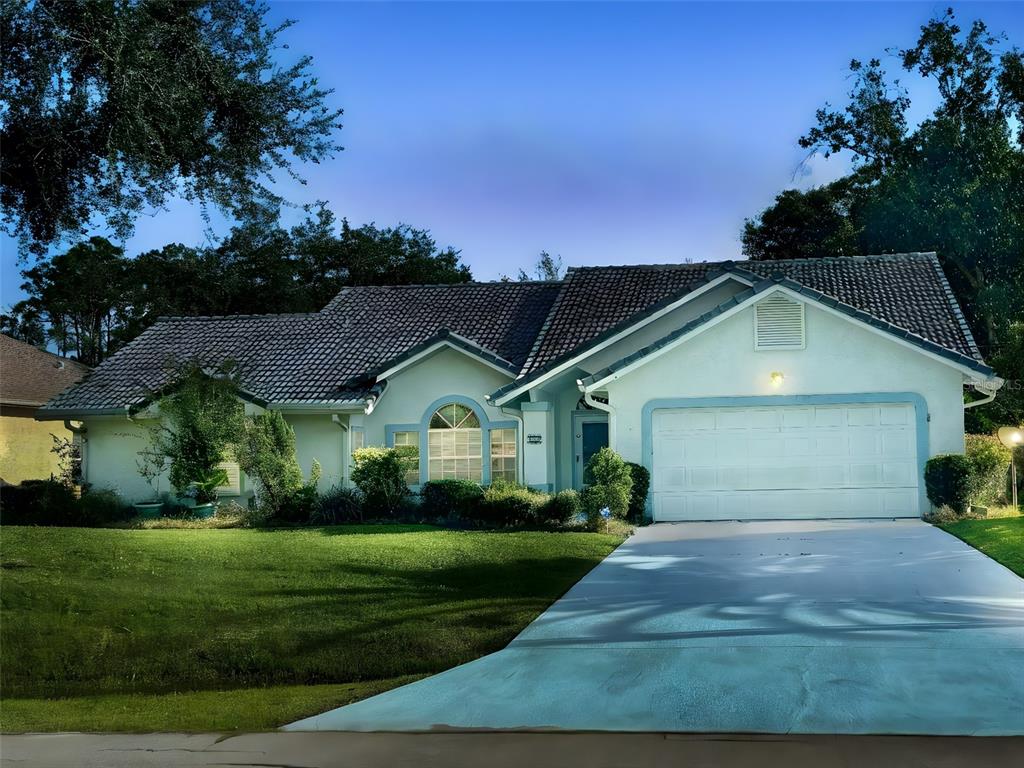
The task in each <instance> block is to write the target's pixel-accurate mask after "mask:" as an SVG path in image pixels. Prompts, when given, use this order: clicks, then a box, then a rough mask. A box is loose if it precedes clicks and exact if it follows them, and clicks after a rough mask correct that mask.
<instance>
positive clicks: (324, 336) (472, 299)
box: [41, 283, 560, 417]
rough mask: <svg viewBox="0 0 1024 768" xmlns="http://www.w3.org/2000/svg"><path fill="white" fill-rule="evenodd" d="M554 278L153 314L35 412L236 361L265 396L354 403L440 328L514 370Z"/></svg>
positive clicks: (137, 393)
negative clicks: (249, 311)
mask: <svg viewBox="0 0 1024 768" xmlns="http://www.w3.org/2000/svg"><path fill="white" fill-rule="evenodd" d="M559 288H560V284H559V283H467V284H458V285H429V286H399V287H380V286H368V287H357V288H346V289H344V290H342V291H341V292H340V293H339V294H338V295H337V296H336V297H335V298H334V299H333V300H332V301H331V303H330V304H329V305H328V306H327V307H326V308H325V309H324V310H323V311H321V312H316V313H311V314H298V315H235V316H228V317H172V318H162V319H161V320H159V321H158V322H157V323H155V324H154V325H153V326H152V327H150V328H149V329H148V330H146V331H145V332H144V333H142V334H141V335H139V336H138V337H137V338H136V339H134V340H133V341H132V342H131V343H130V344H128V345H127V346H125V347H124V348H123V349H121V350H120V351H119V352H117V354H115V355H113V356H112V357H110V358H109V359H107V360H105V361H104V362H103V363H102V364H101V365H100V366H98V367H97V368H96V369H95V370H94V371H93V372H92V374H91V375H90V376H89V377H88V378H87V379H85V380H84V381H83V382H82V383H81V384H79V385H78V386H77V387H75V388H74V389H73V390H71V391H70V392H65V393H63V394H62V395H61V396H60V397H57V398H55V399H54V400H52V401H51V402H50V403H49V404H48V405H47V407H46V409H44V411H43V414H41V415H48V416H51V417H56V416H58V415H62V414H64V413H66V412H77V411H83V410H90V411H94V412H104V411H118V410H123V409H124V408H126V407H130V406H137V405H139V404H141V403H143V402H145V400H146V398H147V396H148V395H149V394H150V393H151V392H153V391H154V390H157V389H159V388H161V387H162V386H164V385H166V383H167V382H168V380H169V377H170V374H171V372H172V371H173V370H174V367H175V366H176V365H178V364H180V363H181V362H183V361H185V360H188V359H193V358H196V359H199V360H201V361H203V362H208V363H215V362H222V361H225V360H232V361H234V362H235V363H237V365H238V372H239V374H240V377H241V380H242V383H243V385H244V387H245V389H246V391H247V392H248V393H250V394H251V395H253V396H254V397H256V398H258V399H261V400H265V401H268V402H276V403H282V402H288V403H309V404H313V403H322V402H328V403H335V404H336V403H342V402H350V401H353V400H355V401H359V400H362V399H363V398H364V397H366V396H367V395H368V394H369V393H370V392H371V390H372V389H373V381H372V378H370V377H369V374H370V372H372V371H373V370H374V369H377V368H379V367H380V366H381V365H383V364H385V363H388V362H389V361H392V360H393V359H395V358H397V357H398V356H399V355H402V354H403V353H406V352H408V351H409V350H410V349H411V348H413V347H415V346H417V345H419V344H422V343H423V342H425V341H427V340H430V339H432V338H433V337H435V336H437V335H438V334H439V333H441V332H448V333H453V334H457V335H458V336H459V337H464V338H465V339H466V340H468V341H470V342H471V343H472V344H475V345H478V346H479V347H482V348H483V349H484V350H486V351H488V352H490V353H493V354H494V355H495V356H496V357H497V358H498V359H503V360H505V361H508V362H509V363H510V364H511V365H512V368H513V369H514V370H519V369H520V368H521V366H522V365H523V363H524V362H525V360H526V355H527V353H528V351H529V349H530V346H531V344H532V343H533V341H534V339H535V338H536V336H537V332H538V330H539V328H540V326H541V323H542V322H543V321H544V318H545V317H546V316H547V314H548V310H549V309H550V307H551V303H552V302H553V301H554V299H555V296H556V294H557V293H558V290H559Z"/></svg>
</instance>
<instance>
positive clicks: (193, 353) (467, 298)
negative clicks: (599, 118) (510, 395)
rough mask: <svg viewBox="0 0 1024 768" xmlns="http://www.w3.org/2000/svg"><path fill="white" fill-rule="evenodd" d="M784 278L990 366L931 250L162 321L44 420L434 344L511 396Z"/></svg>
mask: <svg viewBox="0 0 1024 768" xmlns="http://www.w3.org/2000/svg"><path fill="white" fill-rule="evenodd" d="M724 272H732V273H734V274H736V275H737V276H739V277H743V278H745V279H747V280H748V281H749V282H751V283H755V284H757V283H759V282H763V281H765V280H770V281H774V282H778V281H788V283H787V284H791V285H795V286H797V288H798V289H799V290H801V291H802V292H806V293H808V295H809V296H810V297H811V298H813V299H814V300H820V301H823V303H827V304H830V306H834V307H836V308H838V309H840V311H847V313H848V314H853V315H855V316H857V317H859V318H861V319H864V320H865V321H866V322H871V323H872V324H874V325H876V326H877V327H880V328H883V329H885V330H887V331H888V332H892V333H896V334H897V335H901V336H904V337H905V338H908V339H910V340H912V341H914V343H918V342H920V344H919V345H921V346H926V347H927V348H929V349H932V350H933V351H934V350H941V351H942V352H943V353H944V354H946V356H947V357H952V358H955V359H963V360H967V361H968V362H972V361H974V362H976V363H977V364H978V365H977V366H976V369H977V370H981V369H985V370H988V369H987V368H985V366H984V365H983V364H981V356H980V354H979V353H978V348H977V346H976V345H975V344H974V340H973V338H972V337H971V333H970V330H969V329H968V327H967V323H966V322H965V320H964V318H963V315H962V313H961V312H960V309H959V307H958V306H957V303H956V300H955V299H954V298H953V294H952V291H951V290H950V288H949V284H948V282H947V281H946V278H945V276H944V275H943V273H942V270H941V268H940V267H939V263H938V260H937V259H936V257H935V254H930V253H911V254H896V255H885V256H862V257H861V256H858V257H841V258H840V257H837V258H825V259H799V260H788V261H745V262H720V263H701V264H665V265H647V266H613V267H582V268H575V269H572V270H570V272H569V274H568V275H567V276H566V279H565V280H564V281H562V282H547V283H529V282H527V283H512V282H506V283H465V284H457V285H418V286H366V287H353V288H345V289H344V290H342V291H341V292H340V293H339V294H338V295H337V296H336V297H335V298H334V299H332V300H331V302H330V304H328V305H327V306H326V307H325V308H324V309H323V310H322V311H320V312H316V313H311V314H303V315H243V316H233V317H191V318H165V319H162V320H160V321H159V322H157V323H156V324H155V325H154V326H153V327H151V328H150V329H148V330H147V331H146V332H144V333H143V334H141V335H140V336H139V337H138V338H136V339H135V340H134V341H132V342H131V343H130V344H129V345H127V346H126V347H125V348H124V349H122V350H121V351H120V352H118V353H117V354H116V355H114V356H113V357H111V358H110V359H108V360H106V361H105V362H104V363H103V364H102V365H100V366H99V367H98V368H97V369H96V370H95V371H93V372H92V374H90V375H89V376H88V377H87V378H86V379H85V380H84V381H82V382H81V383H80V384H78V385H77V386H76V387H74V388H73V389H71V390H70V391H67V392H64V393H62V394H61V395H60V396H59V397H57V398H55V399H54V400H53V401H51V402H50V403H49V404H48V405H47V407H46V408H45V409H44V410H43V412H42V413H43V414H45V415H49V416H50V417H53V418H56V417H58V416H61V415H65V414H66V413H68V412H80V411H83V410H92V411H100V412H102V411H116V410H118V409H120V410H123V409H124V408H125V407H128V406H132V405H138V404H140V403H141V402H143V401H144V400H145V397H146V395H147V394H148V393H149V392H152V391H153V390H155V389H158V388H160V387H161V386H163V385H164V384H166V382H167V380H168V376H169V371H170V370H172V364H177V363H180V362H182V361H183V360H186V359H190V358H199V359H200V360H203V361H208V362H211V363H212V362H221V361H223V360H228V359H230V360H234V361H235V362H236V363H238V365H239V372H240V374H241V376H242V381H243V384H244V385H245V387H246V390H247V391H248V392H249V393H250V394H251V395H253V396H254V397H256V398H258V399H261V400H266V401H268V402H277V403H284V402H288V403H309V404H315V403H323V402H329V403H341V402H354V401H361V400H362V399H363V398H366V397H368V396H371V394H372V388H373V386H374V377H375V375H377V374H379V373H381V372H383V371H384V370H386V369H387V368H389V367H391V366H393V365H395V364H397V363H399V362H401V361H404V360H407V359H409V358H410V357H411V356H413V355H415V354H417V353H418V352H419V351H422V350H423V349H426V348H427V347H428V346H430V345H431V344H433V343H437V342H438V341H441V340H446V341H449V342H450V343H453V344H455V345H456V346H459V347H460V348H463V349H466V350H467V351H469V352H471V353H473V354H477V355H479V356H480V357H482V358H485V359H487V360H489V361H490V362H492V363H493V364H496V365H499V366H500V367H504V368H507V369H509V370H510V371H516V372H518V373H519V378H518V379H517V380H516V381H515V382H514V383H513V384H511V385H509V386H508V387H504V388H502V389H501V390H499V391H498V393H495V395H500V394H504V393H507V392H508V391H510V390H511V389H512V388H515V387H519V386H521V385H523V384H526V383H528V382H529V380H530V379H532V378H535V377H537V376H540V375H541V374H543V373H544V372H545V371H546V370H550V369H551V368H552V367H554V366H556V365H557V364H559V363H560V362H562V361H564V360H567V359H569V358H571V357H572V356H574V355H576V354H579V353H580V352H582V351H585V350H586V349H588V348H589V347H592V346H594V345H595V344H597V343H598V342H600V341H601V340H602V339H603V338H607V337H608V336H610V335H612V334H614V333H616V332H618V331H619V330H621V329H624V328H628V327H630V326H631V325H633V324H634V323H636V322H639V321H640V320H642V319H643V318H644V317H646V316H647V315H649V314H651V313H652V312H654V311H655V310H656V309H657V308H658V307H659V306H665V305H667V304H670V303H672V302H673V301H675V300H676V299H678V298H680V297H681V296H683V295H685V294H686V293H689V292H690V291H692V290H694V289H695V288H696V287H698V286H700V285H702V284H703V283H705V282H707V281H708V280H710V279H713V278H715V277H716V276H718V275H720V274H722V273H724Z"/></svg>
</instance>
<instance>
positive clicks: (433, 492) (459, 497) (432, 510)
mask: <svg viewBox="0 0 1024 768" xmlns="http://www.w3.org/2000/svg"><path fill="white" fill-rule="evenodd" d="M420 497H421V498H422V500H423V503H422V506H421V509H422V511H423V514H424V515H425V516H427V517H436V518H438V519H442V520H446V519H452V518H459V519H467V520H468V519H472V518H473V516H474V514H475V513H474V508H475V507H476V506H477V505H478V504H479V503H480V501H481V500H482V499H483V497H484V489H483V488H481V487H480V485H479V484H478V483H474V482H472V481H470V480H431V481H429V482H426V483H424V484H423V487H422V488H421V489H420Z"/></svg>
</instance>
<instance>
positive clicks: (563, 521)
mask: <svg viewBox="0 0 1024 768" xmlns="http://www.w3.org/2000/svg"><path fill="white" fill-rule="evenodd" d="M582 510H583V505H582V503H581V502H580V495H579V494H578V493H576V491H573V490H568V491H559V492H558V493H556V494H555V495H554V496H549V497H548V498H547V501H545V502H544V503H543V504H541V505H540V506H539V507H537V509H535V510H534V519H533V523H534V524H535V525H538V526H540V527H542V528H548V527H553V528H558V527H561V526H564V525H567V524H568V523H570V522H571V521H572V520H573V519H574V518H576V517H578V516H579V514H580V512H581V511H582Z"/></svg>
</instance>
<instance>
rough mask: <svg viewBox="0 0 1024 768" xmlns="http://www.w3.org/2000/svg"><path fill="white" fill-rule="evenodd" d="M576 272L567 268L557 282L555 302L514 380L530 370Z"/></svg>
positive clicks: (575, 268)
mask: <svg viewBox="0 0 1024 768" xmlns="http://www.w3.org/2000/svg"><path fill="white" fill-rule="evenodd" d="M576 272H577V267H569V268H568V269H566V270H565V277H563V278H562V279H561V280H560V281H558V282H559V286H560V287H559V289H558V295H557V296H555V300H554V301H552V302H551V306H550V307H549V308H548V313H547V314H546V315H545V316H544V322H543V323H541V324H540V330H538V331H537V338H536V339H534V340H533V344H531V345H530V351H529V352H527V353H526V359H525V360H523V364H522V365H521V366H519V374H518V375H517V376H516V379H520V378H522V377H523V376H525V375H528V374H526V373H525V372H526V371H529V370H530V366H531V365H532V364H533V359H534V357H536V355H537V353H538V352H539V351H540V345H541V344H542V343H543V341H544V339H545V338H546V337H547V335H548V330H549V329H550V328H551V321H552V319H553V318H554V317H555V313H556V312H557V311H558V306H559V305H560V304H561V303H562V297H563V296H565V293H566V290H567V289H568V287H569V283H570V282H571V280H572V277H573V275H575V274H576Z"/></svg>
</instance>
